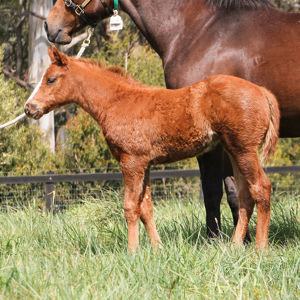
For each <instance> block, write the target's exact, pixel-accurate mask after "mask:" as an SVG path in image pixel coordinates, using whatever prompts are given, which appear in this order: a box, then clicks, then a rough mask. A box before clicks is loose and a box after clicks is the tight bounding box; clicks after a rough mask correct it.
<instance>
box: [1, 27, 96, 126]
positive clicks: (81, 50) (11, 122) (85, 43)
mask: <svg viewBox="0 0 300 300" xmlns="http://www.w3.org/2000/svg"><path fill="white" fill-rule="evenodd" d="M87 31H88V37H87V38H86V39H85V40H84V41H83V42H82V45H81V48H80V50H79V52H78V54H77V55H76V58H80V57H81V55H82V54H83V52H84V51H85V49H86V48H87V47H88V46H89V45H90V42H91V36H92V34H93V32H94V28H92V27H88V28H87ZM43 77H44V75H43V76H42V78H41V80H40V81H39V83H38V84H37V86H36V87H35V89H34V90H33V92H32V93H31V95H30V96H29V98H28V100H29V99H31V98H33V96H34V95H35V94H36V92H37V91H38V89H39V88H40V86H41V84H42V79H43ZM28 100H27V101H28ZM24 118H26V114H25V113H23V114H22V115H20V116H18V117H16V118H15V119H13V120H12V121H9V122H7V123H5V124H3V125H0V129H3V128H5V127H8V126H11V125H13V124H15V123H17V122H18V121H21V120H23V119H24Z"/></svg>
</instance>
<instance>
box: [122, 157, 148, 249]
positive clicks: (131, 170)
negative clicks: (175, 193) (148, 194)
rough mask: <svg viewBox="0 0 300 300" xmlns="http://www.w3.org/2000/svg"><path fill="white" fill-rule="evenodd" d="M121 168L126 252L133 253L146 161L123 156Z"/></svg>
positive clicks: (137, 232) (137, 238)
mask: <svg viewBox="0 0 300 300" xmlns="http://www.w3.org/2000/svg"><path fill="white" fill-rule="evenodd" d="M121 167H122V173H123V177H124V184H125V195H124V210H125V217H126V221H127V226H128V251H129V252H135V251H136V248H137V246H138V243H139V219H140V216H141V203H142V199H143V192H144V189H143V184H144V177H145V170H146V168H147V161H146V162H145V161H144V160H142V159H140V158H139V157H132V156H129V155H123V157H122V159H121Z"/></svg>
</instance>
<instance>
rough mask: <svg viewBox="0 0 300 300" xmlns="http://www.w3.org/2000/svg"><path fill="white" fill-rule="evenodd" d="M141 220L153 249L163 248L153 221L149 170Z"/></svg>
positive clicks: (146, 175)
mask: <svg viewBox="0 0 300 300" xmlns="http://www.w3.org/2000/svg"><path fill="white" fill-rule="evenodd" d="M141 220H142V222H143V223H144V225H145V228H146V230H147V232H148V234H149V237H150V241H151V245H152V247H153V248H162V245H161V240H160V237H159V234H158V232H157V229H156V225H155V222H154V219H153V206H152V201H151V192H150V170H149V169H147V170H146V172H145V178H144V188H143V200H142V203H141Z"/></svg>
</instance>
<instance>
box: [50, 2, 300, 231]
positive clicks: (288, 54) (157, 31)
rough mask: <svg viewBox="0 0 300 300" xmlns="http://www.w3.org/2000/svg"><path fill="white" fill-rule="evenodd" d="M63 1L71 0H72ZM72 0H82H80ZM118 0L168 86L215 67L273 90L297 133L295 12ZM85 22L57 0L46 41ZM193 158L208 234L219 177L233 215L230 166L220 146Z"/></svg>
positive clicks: (67, 36)
mask: <svg viewBox="0 0 300 300" xmlns="http://www.w3.org/2000/svg"><path fill="white" fill-rule="evenodd" d="M65 1H66V3H67V4H68V5H70V3H71V0H65ZM74 2H75V3H77V4H80V3H82V2H83V0H74ZM104 2H105V3H106V4H104ZM113 2H114V1H113V0H92V1H91V2H89V4H88V5H87V6H86V7H85V9H84V12H85V17H87V18H88V22H89V23H91V24H93V23H95V22H97V21H100V20H102V19H103V18H104V17H106V16H107V15H108V14H109V12H111V11H112V8H113ZM119 2H120V9H121V10H123V11H125V12H126V13H127V14H128V15H129V16H130V17H131V18H132V19H133V21H134V22H135V23H136V25H137V26H138V28H139V29H140V30H141V32H142V33H143V34H144V35H145V37H146V38H147V40H148V41H149V43H150V44H151V45H152V47H153V48H154V49H155V50H156V51H157V53H158V54H159V55H160V57H161V59H162V62H163V67H164V72H165V79H166V85H167V87H168V88H172V89H174V88H180V87H184V86H187V85H189V84H192V83H194V82H197V81H199V80H201V79H203V78H205V77H208V76H211V75H215V74H231V75H235V76H238V77H241V78H244V79H247V80H249V81H252V82H254V83H257V84H259V85H262V86H266V87H267V88H268V89H270V90H271V91H272V92H273V93H274V94H275V95H276V97H277V99H278V101H279V105H280V110H281V123H280V136H282V137H297V136H300V84H299V81H300V14H292V13H285V12H282V11H280V10H278V9H276V8H274V7H273V6H272V5H270V4H269V3H268V2H267V1H262V0H232V1H231V0H228V1H226V0H163V1H161V0H119ZM72 3H73V2H72ZM106 5H107V7H108V8H107V9H105V6H106ZM86 24H87V23H86V22H85V21H84V20H83V19H82V18H81V17H79V16H78V15H76V13H75V12H74V8H71V7H67V6H66V5H65V2H64V0H57V2H56V4H55V6H54V7H53V9H52V10H51V12H50V14H49V16H48V18H47V21H46V22H45V29H46V31H47V34H48V38H49V40H50V41H52V42H55V43H69V42H70V41H71V35H72V34H73V33H75V32H76V31H78V30H80V29H81V28H83V27H84V26H86ZM198 161H199V165H200V170H201V178H202V187H203V192H204V200H205V206H206V212H207V217H206V221H207V226H208V234H209V235H214V234H218V232H219V227H220V201H221V198H222V195H223V189H222V179H224V181H225V187H226V191H227V199H228V201H229V204H230V205H231V208H232V211H233V217H234V221H235V223H236V222H237V210H236V208H237V205H235V203H236V202H235V199H236V191H235V186H234V185H232V184H231V183H232V180H231V176H230V175H231V174H232V173H231V172H232V170H231V168H230V164H228V159H227V157H226V156H223V152H222V151H221V149H220V148H216V149H215V150H214V151H213V152H209V153H207V154H206V155H204V156H202V157H200V158H199V159H198ZM222 164H225V167H224V170H223V172H221V170H222ZM216 220H217V222H216Z"/></svg>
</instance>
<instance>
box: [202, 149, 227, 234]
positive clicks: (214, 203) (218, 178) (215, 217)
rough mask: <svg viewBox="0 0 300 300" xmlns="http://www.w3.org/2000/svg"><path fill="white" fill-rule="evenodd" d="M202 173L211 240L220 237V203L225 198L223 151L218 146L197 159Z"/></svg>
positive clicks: (207, 226)
mask: <svg viewBox="0 0 300 300" xmlns="http://www.w3.org/2000/svg"><path fill="white" fill-rule="evenodd" d="M197 160H198V164H199V167H200V173H201V183H202V191H203V196H204V204H205V209H206V228H207V236H208V237H209V238H212V237H216V236H220V230H221V218H220V203H221V199H222V196H223V186H222V177H223V176H222V175H223V170H222V168H223V150H222V147H221V146H220V145H218V146H217V147H216V148H215V149H213V150H212V151H209V152H207V153H205V154H203V155H201V156H199V157H197Z"/></svg>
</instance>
